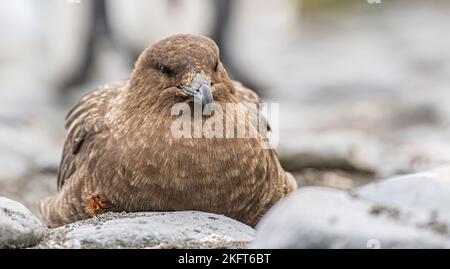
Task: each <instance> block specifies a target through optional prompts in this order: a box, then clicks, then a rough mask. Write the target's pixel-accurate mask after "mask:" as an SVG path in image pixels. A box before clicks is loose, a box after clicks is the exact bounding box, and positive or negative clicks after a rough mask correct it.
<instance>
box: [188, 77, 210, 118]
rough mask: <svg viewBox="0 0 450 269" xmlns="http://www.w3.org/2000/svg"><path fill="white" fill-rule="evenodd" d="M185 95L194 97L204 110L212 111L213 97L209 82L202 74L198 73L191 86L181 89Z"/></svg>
mask: <svg viewBox="0 0 450 269" xmlns="http://www.w3.org/2000/svg"><path fill="white" fill-rule="evenodd" d="M181 88H182V89H183V91H184V92H185V93H187V94H188V95H189V96H192V97H194V102H196V103H201V104H202V108H207V111H209V110H210V108H211V105H212V103H213V96H212V92H211V86H210V84H209V82H208V81H207V80H206V79H205V78H204V77H203V76H202V75H201V74H200V73H197V74H196V75H195V76H194V78H193V79H192V81H191V83H190V84H189V85H185V86H182V87H181Z"/></svg>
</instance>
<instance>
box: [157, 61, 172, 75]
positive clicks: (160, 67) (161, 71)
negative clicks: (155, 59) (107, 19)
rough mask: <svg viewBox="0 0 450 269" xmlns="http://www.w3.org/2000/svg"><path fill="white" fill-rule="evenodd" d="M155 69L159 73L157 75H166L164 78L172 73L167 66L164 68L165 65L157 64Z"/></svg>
mask: <svg viewBox="0 0 450 269" xmlns="http://www.w3.org/2000/svg"><path fill="white" fill-rule="evenodd" d="M157 67H158V71H159V74H160V75H166V76H168V75H170V73H171V72H172V71H171V70H170V68H169V67H167V66H165V65H162V64H158V66H157Z"/></svg>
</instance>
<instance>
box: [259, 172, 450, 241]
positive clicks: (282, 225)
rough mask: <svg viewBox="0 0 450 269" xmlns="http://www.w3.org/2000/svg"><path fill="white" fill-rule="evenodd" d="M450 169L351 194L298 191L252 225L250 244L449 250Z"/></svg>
mask: <svg viewBox="0 0 450 269" xmlns="http://www.w3.org/2000/svg"><path fill="white" fill-rule="evenodd" d="M449 175H450V174H449V169H448V168H441V169H438V170H435V171H431V172H428V173H420V174H412V175H408V176H404V177H397V178H392V179H387V180H383V181H380V182H378V183H372V184H370V185H367V186H364V187H361V188H360V189H355V190H353V191H350V192H345V191H339V190H334V189H328V188H321V187H305V188H303V189H302V188H301V189H299V190H298V191H297V192H295V193H293V194H292V195H290V196H289V197H287V198H286V199H284V200H282V201H281V202H280V203H278V204H277V205H275V206H274V207H273V208H272V209H271V210H270V211H269V212H268V214H267V215H266V216H265V217H264V218H263V219H262V220H261V222H260V223H259V224H258V226H257V228H256V229H257V235H256V239H255V241H254V242H253V243H252V244H251V247H252V248H449V247H450V237H449V235H448V228H449V223H450V208H449V205H450V200H449V199H450V198H449V197H450V179H449Z"/></svg>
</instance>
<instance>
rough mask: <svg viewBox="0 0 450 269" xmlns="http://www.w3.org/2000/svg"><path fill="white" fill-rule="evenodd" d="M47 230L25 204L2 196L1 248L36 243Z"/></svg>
mask: <svg viewBox="0 0 450 269" xmlns="http://www.w3.org/2000/svg"><path fill="white" fill-rule="evenodd" d="M44 231H45V228H44V226H43V224H42V223H41V222H40V220H39V219H38V218H37V217H35V216H34V215H33V214H32V213H31V212H30V211H29V210H28V209H27V208H26V207H25V206H23V205H22V204H20V203H18V202H15V201H13V200H10V199H8V198H4V197H0V248H24V247H29V246H33V245H36V244H37V243H38V241H39V240H40V239H41V237H42V236H43V234H44Z"/></svg>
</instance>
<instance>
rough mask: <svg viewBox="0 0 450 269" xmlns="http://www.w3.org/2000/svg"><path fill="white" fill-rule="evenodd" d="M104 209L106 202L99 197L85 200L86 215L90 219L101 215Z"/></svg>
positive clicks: (90, 197)
mask: <svg viewBox="0 0 450 269" xmlns="http://www.w3.org/2000/svg"><path fill="white" fill-rule="evenodd" d="M105 209H106V200H105V199H103V198H102V197H100V195H91V196H89V197H88V198H87V203H86V214H87V215H88V216H89V217H90V218H92V217H93V216H95V215H98V214H102V213H104V212H105Z"/></svg>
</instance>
